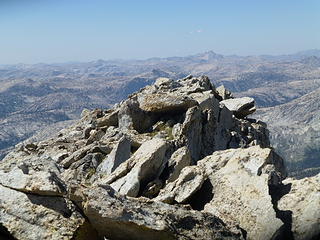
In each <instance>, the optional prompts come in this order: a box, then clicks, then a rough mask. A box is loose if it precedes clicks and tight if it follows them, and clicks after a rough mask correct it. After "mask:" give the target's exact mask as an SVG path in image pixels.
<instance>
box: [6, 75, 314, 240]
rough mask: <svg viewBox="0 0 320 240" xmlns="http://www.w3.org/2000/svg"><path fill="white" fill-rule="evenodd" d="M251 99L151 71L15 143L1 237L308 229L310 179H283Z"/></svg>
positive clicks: (262, 235)
mask: <svg viewBox="0 0 320 240" xmlns="http://www.w3.org/2000/svg"><path fill="white" fill-rule="evenodd" d="M244 100H245V101H244ZM225 101H233V103H232V104H233V105H234V106H237V108H236V109H234V108H232V107H231V105H228V104H226V102H225ZM253 109H254V101H253V99H247V98H246V99H242V100H241V101H240V102H239V100H238V99H234V98H232V94H231V93H230V92H229V91H228V90H226V89H224V88H218V89H216V88H215V86H213V85H212V84H211V83H210V80H209V79H208V78H207V77H206V76H201V77H192V76H188V77H186V78H184V79H180V80H177V81H173V80H171V79H168V78H160V79H158V80H157V81H156V82H155V84H154V85H152V86H147V87H145V88H143V89H141V90H140V91H138V92H137V93H135V94H132V95H130V96H129V98H128V99H127V100H125V101H122V102H121V103H119V104H117V105H115V106H114V108H112V109H95V110H92V111H88V110H86V111H84V112H83V114H82V118H81V119H80V120H79V121H78V122H76V123H75V124H73V125H72V126H70V127H69V128H66V129H63V130H62V131H60V132H59V134H58V137H55V138H52V139H48V140H45V141H41V142H26V143H21V144H19V145H17V146H16V149H15V150H14V151H12V152H11V153H10V154H8V155H7V156H6V157H5V159H4V160H3V161H1V162H0V239H23V240H24V239H73V240H82V239H93V240H95V239H104V238H106V239H262V240H264V239H289V238H286V237H287V236H290V237H294V239H315V237H317V236H319V224H318V223H319V214H318V211H317V210H319V204H318V203H319V189H318V186H319V181H318V180H319V179H318V178H316V179H313V178H310V179H305V180H304V181H302V180H299V181H301V182H299V181H297V180H291V179H288V180H284V179H285V178H286V170H285V167H284V165H283V160H282V159H281V158H280V157H279V156H278V155H277V154H276V153H275V152H274V151H273V150H272V149H271V148H270V145H269V138H268V130H267V129H266V125H265V124H264V123H262V122H260V121H256V120H254V119H249V118H247V115H248V114H250V113H252V112H253V111H254V110H253ZM287 181H288V182H287ZM289 184H291V186H292V187H291V191H290V189H288V188H287V187H285V186H288V185H289ZM285 190H286V191H285ZM284 192H285V193H284ZM317 204H318V205H317ZM311 209H314V210H315V211H311ZM286 211H290V212H291V213H292V214H291V215H290V216H291V218H288V217H286V216H284V215H285V214H284V213H285V212H286ZM301 229H307V230H308V231H307V232H308V233H304V232H303V231H302V230H301Z"/></svg>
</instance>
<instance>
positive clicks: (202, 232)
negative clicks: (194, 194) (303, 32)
mask: <svg viewBox="0 0 320 240" xmlns="http://www.w3.org/2000/svg"><path fill="white" fill-rule="evenodd" d="M82 197H83V202H82V206H83V211H84V213H85V215H86V216H87V217H88V218H89V220H90V222H92V223H95V228H96V229H97V231H98V233H99V235H100V236H104V237H106V238H108V239H123V240H125V239H137V240H144V239H146V240H147V239H155V240H158V239H160V240H162V239H163V240H167V239H168V240H169V239H239V238H240V237H241V233H240V232H239V231H236V232H235V233H233V232H232V231H230V229H228V227H226V226H225V224H224V223H223V222H222V221H221V220H220V219H218V218H216V217H215V216H213V215H211V214H206V213H201V212H196V211H192V210H190V209H187V208H179V207H175V206H171V205H168V204H163V203H160V202H153V201H150V200H149V199H132V198H127V197H124V196H121V195H119V194H118V193H116V192H115V191H114V190H113V189H112V188H111V187H109V186H103V185H102V186H97V187H92V188H87V189H84V190H83V191H82ZM101 203H104V204H103V205H101ZM203 226H206V227H203Z"/></svg>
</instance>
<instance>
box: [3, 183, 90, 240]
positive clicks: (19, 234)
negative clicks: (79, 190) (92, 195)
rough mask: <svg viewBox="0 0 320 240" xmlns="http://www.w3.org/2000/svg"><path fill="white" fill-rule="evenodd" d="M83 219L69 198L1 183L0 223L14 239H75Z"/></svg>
mask: <svg viewBox="0 0 320 240" xmlns="http://www.w3.org/2000/svg"><path fill="white" fill-rule="evenodd" d="M84 222H85V218H84V217H82V215H81V214H80V213H79V212H78V211H77V210H76V207H75V206H74V205H73V203H72V202H71V201H69V200H67V199H64V198H62V197H55V196H38V195H34V194H25V193H22V192H19V191H15V190H12V189H10V188H6V187H3V186H1V185H0V225H2V226H4V227H5V228H6V229H7V230H8V232H9V233H10V234H11V235H12V236H13V237H14V238H15V239H19V240H20V239H23V240H34V239H48V240H51V239H66V240H67V239H73V237H74V236H75V233H76V231H77V229H79V228H80V227H81V226H82V225H83V224H84Z"/></svg>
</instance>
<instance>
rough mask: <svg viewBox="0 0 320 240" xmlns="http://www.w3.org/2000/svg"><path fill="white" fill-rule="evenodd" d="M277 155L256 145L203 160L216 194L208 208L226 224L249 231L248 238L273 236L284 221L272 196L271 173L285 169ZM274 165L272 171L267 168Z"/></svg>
mask: <svg viewBox="0 0 320 240" xmlns="http://www.w3.org/2000/svg"><path fill="white" fill-rule="evenodd" d="M273 157H275V155H274V154H273V152H272V150H271V149H269V148H264V149H263V148H260V147H259V146H254V147H250V148H247V149H230V150H224V151H218V152H215V153H214V154H212V155H211V156H208V157H206V158H204V159H203V160H201V161H199V162H198V166H199V167H200V168H202V169H204V170H205V171H206V173H207V175H208V176H209V179H210V182H211V184H212V186H213V195H214V197H213V199H212V200H211V202H209V203H208V204H206V205H205V207H204V211H206V212H210V213H212V214H214V215H216V216H218V217H219V218H221V219H222V220H223V221H225V222H226V223H230V224H239V226H240V227H241V228H242V229H244V230H245V231H246V232H247V239H271V237H272V235H273V234H274V233H275V232H276V231H277V230H278V229H279V228H280V227H281V226H282V224H283V223H282V221H281V220H280V219H278V218H277V217H276V212H275V210H274V208H273V205H272V199H271V196H270V195H269V187H268V182H269V180H270V176H271V175H273V174H271V173H276V174H277V175H280V176H281V172H283V171H284V169H283V168H284V166H283V165H282V164H273V163H274V162H275V161H274V159H273ZM279 161H280V160H279ZM270 165H272V166H273V167H272V168H273V169H274V170H273V171H272V172H268V171H266V170H265V169H269V166H270ZM259 175H260V176H259Z"/></svg>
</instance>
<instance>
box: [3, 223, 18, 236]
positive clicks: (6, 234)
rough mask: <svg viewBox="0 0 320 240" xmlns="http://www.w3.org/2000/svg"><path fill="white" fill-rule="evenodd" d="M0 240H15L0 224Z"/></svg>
mask: <svg viewBox="0 0 320 240" xmlns="http://www.w3.org/2000/svg"><path fill="white" fill-rule="evenodd" d="M0 239H1V240H16V239H15V238H14V237H13V236H12V235H11V233H10V232H9V231H8V229H7V228H6V227H5V226H3V225H2V224H1V223H0Z"/></svg>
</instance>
